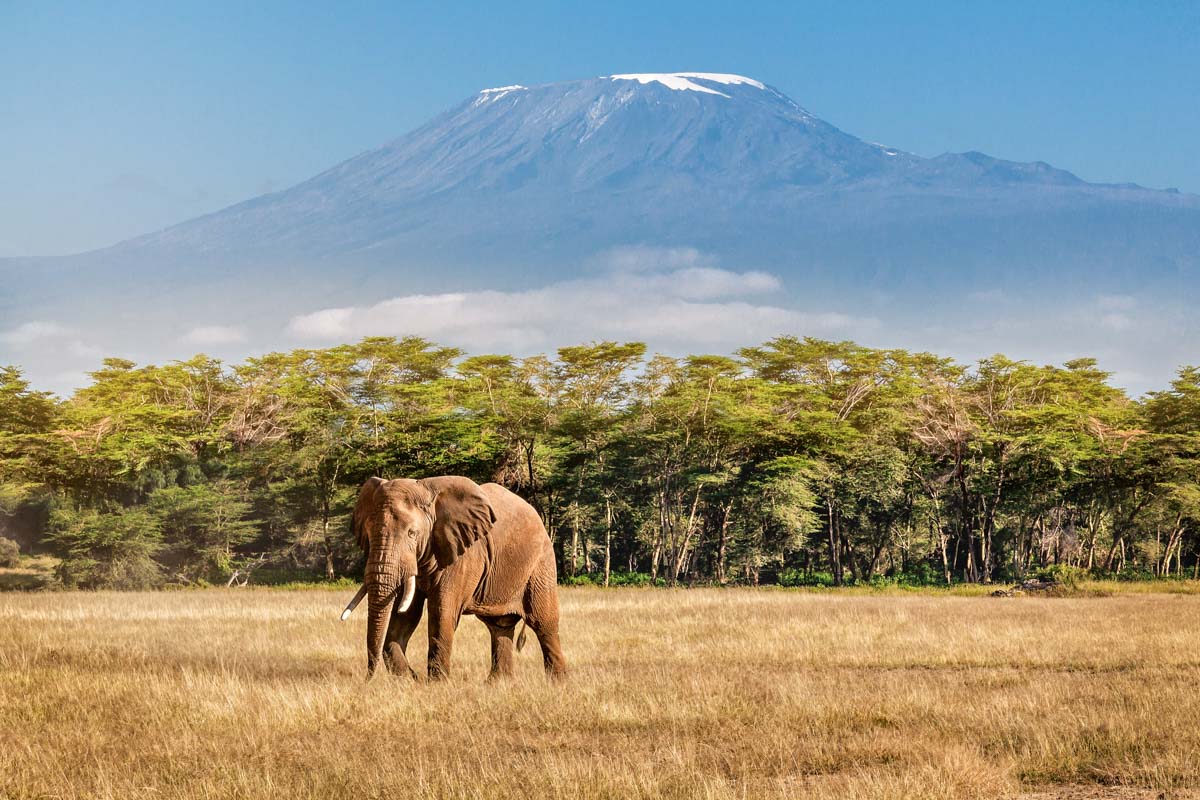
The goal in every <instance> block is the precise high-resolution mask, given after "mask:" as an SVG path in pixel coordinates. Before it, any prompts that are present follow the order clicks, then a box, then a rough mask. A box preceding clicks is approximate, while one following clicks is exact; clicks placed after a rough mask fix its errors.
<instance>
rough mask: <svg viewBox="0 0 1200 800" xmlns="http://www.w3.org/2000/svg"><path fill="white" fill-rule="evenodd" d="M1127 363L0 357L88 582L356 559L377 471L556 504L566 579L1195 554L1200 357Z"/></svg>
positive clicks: (48, 493) (970, 566) (621, 352)
mask: <svg viewBox="0 0 1200 800" xmlns="http://www.w3.org/2000/svg"><path fill="white" fill-rule="evenodd" d="M1109 378H1110V376H1109V375H1108V374H1107V373H1105V372H1104V371H1103V370H1101V369H1100V368H1099V366H1098V365H1097V364H1096V362H1095V361H1093V360H1090V359H1079V360H1075V361H1071V362H1069V363H1067V364H1064V365H1061V366H1039V365H1036V364H1032V363H1029V362H1025V361H1016V360H1013V359H1010V358H1007V357H1005V356H1002V355H995V356H992V357H990V358H985V359H981V360H980V361H978V362H976V363H974V364H960V363H957V362H955V361H953V360H951V359H946V358H941V357H938V356H936V355H933V354H929V353H910V352H907V351H904V350H879V349H873V348H868V347H864V346H861V345H858V344H855V343H853V342H829V341H823V340H819V339H812V338H795V337H779V338H777V339H774V340H772V341H770V342H766V343H764V344H763V345H761V346H758V347H751V348H746V349H744V350H742V351H740V352H739V353H737V354H736V355H734V356H720V355H697V356H689V357H684V358H675V357H667V356H662V355H654V356H648V355H647V351H646V347H645V345H643V344H641V343H636V342H632V343H618V342H599V343H593V344H588V345H580V346H573V347H564V348H562V349H561V350H559V351H558V352H557V354H556V356H555V357H554V358H548V357H544V356H537V357H531V358H516V357H513V356H509V355H503V354H497V355H473V356H465V355H464V354H463V353H461V352H460V351H458V350H455V349H453V348H446V347H439V346H437V345H435V344H434V343H432V342H429V341H426V340H424V339H420V338H415V337H413V338H404V339H392V338H379V337H377V338H368V339H364V340H362V341H361V342H358V343H357V344H350V345H342V346H338V347H332V348H328V349H315V350H310V349H305V350H296V351H293V352H290V353H271V354H268V355H265V356H261V357H255V358H249V359H246V360H245V361H243V362H241V363H237V364H224V363H221V362H220V361H217V360H215V359H212V358H209V357H206V356H203V355H198V356H196V357H194V358H191V359H189V360H186V361H179V362H174V363H171V364H167V365H163V366H153V365H150V366H138V365H135V364H133V363H130V362H129V361H125V360H121V359H107V360H105V361H104V362H103V364H102V365H101V367H100V368H99V369H98V370H96V371H95V372H93V373H91V382H90V383H89V384H88V385H87V386H85V387H83V388H81V389H79V390H78V391H76V392H75V393H74V394H73V395H72V396H71V397H68V398H65V399H60V398H57V397H54V396H52V395H50V394H48V393H46V392H39V391H36V390H35V389H33V388H31V387H30V386H29V385H28V383H27V382H26V381H25V380H24V378H23V377H22V374H21V371H20V370H19V369H17V368H15V367H5V368H2V369H0V533H4V534H5V535H8V536H10V537H11V538H16V539H17V540H18V541H19V542H20V544H21V545H22V548H23V549H24V550H25V551H26V552H50V553H53V554H54V555H57V556H58V557H59V558H60V559H61V563H60V567H59V577H60V579H61V580H62V582H63V583H64V584H66V585H73V586H86V587H93V586H128V587H143V586H155V585H161V584H163V583H167V582H183V583H200V582H214V581H226V580H228V579H229V578H230V576H231V575H233V574H234V573H235V572H237V571H239V570H244V569H245V565H247V564H249V563H254V564H256V565H262V568H263V569H264V570H266V571H267V572H264V573H263V574H268V573H269V574H276V575H287V576H292V577H305V578H326V579H332V578H336V577H341V576H356V575H358V574H359V571H360V570H361V562H360V560H359V559H360V558H361V556H360V555H359V554H358V552H357V550H356V549H355V548H354V547H353V543H352V541H351V539H350V537H349V535H348V533H347V526H348V523H347V518H348V513H349V510H350V506H351V504H352V503H353V500H354V497H355V495H356V489H357V487H358V485H359V484H360V483H361V482H362V481H363V480H364V479H365V478H367V477H369V476H370V475H382V476H385V477H399V476H410V477H422V476H427V475H437V474H462V475H467V476H469V477H471V478H473V479H475V480H477V481H480V482H484V481H496V482H499V483H501V484H503V485H505V486H507V487H509V488H510V489H512V490H513V491H515V492H517V493H518V494H520V495H522V496H524V497H525V498H526V499H527V500H529V502H530V503H531V504H532V505H533V506H534V507H535V508H537V510H538V511H539V513H540V514H541V515H542V517H543V519H544V521H545V523H546V526H547V530H548V531H549V532H550V535H551V537H552V539H553V540H554V543H555V549H556V552H557V554H558V558H559V568H560V575H561V576H563V579H564V580H572V581H584V580H591V581H596V582H604V583H606V584H607V583H611V582H614V581H629V580H656V581H661V582H668V583H673V582H680V581H685V582H697V581H713V582H722V583H725V582H748V583H756V582H761V581H778V582H784V583H805V582H812V583H833V584H841V583H849V582H871V581H879V580H911V581H924V582H929V581H935V582H943V583H944V582H951V581H978V582H989V581H998V580H1008V579H1015V578H1019V577H1022V576H1025V575H1026V574H1028V573H1030V572H1031V571H1035V570H1039V569H1045V568H1048V567H1055V566H1058V567H1072V568H1079V569H1090V570H1093V571H1095V572H1104V573H1109V574H1120V575H1127V576H1135V577H1136V576H1165V575H1181V574H1192V575H1195V574H1196V573H1197V571H1198V570H1200V368H1196V367H1191V366H1188V367H1183V368H1181V369H1180V370H1179V373H1178V376H1177V378H1176V379H1175V380H1174V381H1173V382H1172V383H1171V385H1170V387H1168V388H1165V389H1163V390H1161V391H1156V392H1151V393H1149V394H1148V395H1147V396H1145V397H1144V398H1140V399H1135V398H1131V397H1129V396H1128V395H1127V394H1126V393H1125V392H1123V391H1122V390H1120V389H1119V388H1116V387H1114V386H1113V385H1112V384H1111V383H1110V380H1109Z"/></svg>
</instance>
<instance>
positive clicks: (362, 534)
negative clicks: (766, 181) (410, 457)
mask: <svg viewBox="0 0 1200 800" xmlns="http://www.w3.org/2000/svg"><path fill="white" fill-rule="evenodd" d="M385 483H387V481H385V480H384V479H383V478H376V477H370V478H367V480H366V482H365V483H364V484H363V485H362V488H361V489H359V490H358V502H357V503H355V504H354V517H353V525H354V538H355V539H357V540H358V546H359V547H361V548H362V549H363V550H366V549H367V548H368V547H369V546H370V539H369V538H368V536H367V517H369V516H371V511H372V510H373V509H374V508H375V502H376V499H375V495H376V494H377V493H378V491H379V487H380V486H383V484H385Z"/></svg>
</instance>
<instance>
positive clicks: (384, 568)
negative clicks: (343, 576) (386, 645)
mask: <svg viewBox="0 0 1200 800" xmlns="http://www.w3.org/2000/svg"><path fill="white" fill-rule="evenodd" d="M372 555H374V553H372ZM380 555H381V556H382V554H380ZM366 585H367V587H368V589H367V608H368V616H367V672H368V673H369V674H374V672H375V667H376V666H377V665H378V663H379V661H380V659H382V658H383V640H384V638H385V637H386V636H387V629H388V622H389V621H390V618H391V615H392V607H393V606H394V605H395V603H396V590H397V589H398V588H399V586H400V570H399V568H398V567H397V565H395V564H393V563H389V562H388V560H386V558H384V557H379V558H372V559H371V560H370V561H369V562H368V563H367V572H366Z"/></svg>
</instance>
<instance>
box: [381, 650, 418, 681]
mask: <svg viewBox="0 0 1200 800" xmlns="http://www.w3.org/2000/svg"><path fill="white" fill-rule="evenodd" d="M383 660H384V663H386V664H387V667H388V672H389V673H391V674H392V675H400V676H403V675H407V676H408V677H409V678H411V679H412V680H414V681H415V680H417V673H416V672H414V671H413V668H412V667H411V666H409V664H408V659H407V658H406V657H405V655H404V649H403V648H402V647H400V645H399V643H397V642H392V643H391V644H389V645H388V646H387V649H386V650H384V658H383Z"/></svg>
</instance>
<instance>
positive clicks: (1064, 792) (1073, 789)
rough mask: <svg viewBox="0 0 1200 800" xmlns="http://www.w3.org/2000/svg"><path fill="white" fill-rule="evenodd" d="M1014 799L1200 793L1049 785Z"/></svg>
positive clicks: (1156, 799) (1160, 797) (1113, 799)
mask: <svg viewBox="0 0 1200 800" xmlns="http://www.w3.org/2000/svg"><path fill="white" fill-rule="evenodd" d="M1014 800H1200V793H1198V792H1195V791H1193V790H1191V789H1165V790H1164V789H1138V788H1134V787H1131V786H1087V785H1084V786H1047V787H1042V788H1039V789H1033V790H1031V791H1029V792H1026V793H1024V794H1019V795H1017V796H1016V797H1015V798H1014Z"/></svg>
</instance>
